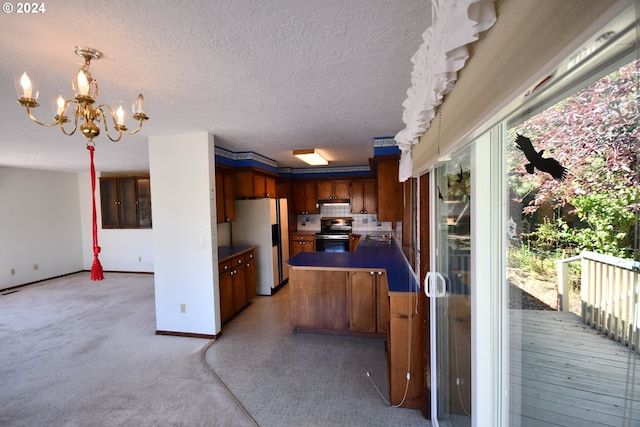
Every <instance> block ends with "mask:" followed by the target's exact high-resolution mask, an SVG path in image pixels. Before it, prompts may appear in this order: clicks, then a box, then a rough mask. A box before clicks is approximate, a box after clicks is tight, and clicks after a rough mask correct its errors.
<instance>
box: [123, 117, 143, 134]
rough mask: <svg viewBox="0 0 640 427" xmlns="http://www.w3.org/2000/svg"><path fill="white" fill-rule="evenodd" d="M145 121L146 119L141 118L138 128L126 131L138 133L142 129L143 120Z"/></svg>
mask: <svg viewBox="0 0 640 427" xmlns="http://www.w3.org/2000/svg"><path fill="white" fill-rule="evenodd" d="M143 121H144V119H140V120H138V128H137V129H134V130H132V131H128V132H124V133H126V134H127V135H133V134H134V133H138V132H139V131H140V129H142V122H143Z"/></svg>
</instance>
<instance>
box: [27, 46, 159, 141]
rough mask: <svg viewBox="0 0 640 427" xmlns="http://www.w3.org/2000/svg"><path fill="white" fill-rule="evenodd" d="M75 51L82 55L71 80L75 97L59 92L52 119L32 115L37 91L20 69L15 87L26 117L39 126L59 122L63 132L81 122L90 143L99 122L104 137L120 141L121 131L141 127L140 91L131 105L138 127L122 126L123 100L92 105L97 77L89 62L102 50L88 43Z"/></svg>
mask: <svg viewBox="0 0 640 427" xmlns="http://www.w3.org/2000/svg"><path fill="white" fill-rule="evenodd" d="M75 53H76V55H78V56H81V57H83V58H84V64H83V65H82V66H81V67H80V70H79V71H78V74H77V76H76V78H75V79H74V80H73V82H72V86H73V92H74V93H75V97H74V98H73V99H66V100H65V99H64V98H63V97H62V95H59V96H58V99H57V101H56V104H57V112H56V115H55V117H54V121H53V122H52V123H44V122H41V121H40V120H38V119H36V118H35V117H34V116H33V114H32V112H31V110H32V109H33V108H36V107H37V106H38V105H39V104H38V102H37V99H38V95H39V92H38V91H37V89H36V87H35V85H34V83H33V82H32V81H31V79H30V78H29V76H28V75H27V73H26V72H24V73H22V75H21V76H20V77H19V78H18V79H17V82H16V90H18V96H19V97H20V98H19V99H18V103H19V104H20V105H22V106H23V107H25V108H26V109H27V114H28V115H29V118H30V119H31V120H33V121H34V122H36V123H38V124H39V125H42V126H47V127H53V126H60V129H61V130H62V132H63V133H64V134H65V135H69V136H70V135H73V134H74V133H75V132H76V130H78V123H79V122H80V125H79V127H80V132H82V134H83V135H84V136H85V137H87V138H88V139H89V142H90V143H93V138H95V137H96V136H98V135H99V134H100V126H98V123H101V124H102V127H103V128H104V131H105V133H106V135H107V137H108V138H109V139H110V140H111V141H113V142H118V141H120V138H122V135H123V134H127V135H133V134H134V133H136V132H138V131H139V130H140V129H141V128H142V122H144V121H145V120H147V119H148V118H149V117H147V115H146V114H145V113H144V111H143V109H142V106H143V103H144V97H143V96H142V94H138V98H137V99H136V101H135V103H134V104H133V107H132V108H133V119H135V120H137V121H138V127H137V128H136V129H134V130H132V131H129V130H128V129H127V127H126V126H125V121H126V120H127V114H126V113H125V109H124V108H123V106H122V104H121V105H120V106H119V107H118V108H117V109H116V110H115V111H114V110H113V109H112V108H111V107H110V106H108V105H106V104H99V105H96V106H94V104H95V103H96V99H97V97H98V81H97V80H94V79H93V78H92V77H91V73H90V72H89V65H90V63H91V60H92V59H94V60H97V59H100V58H101V57H102V52H100V51H99V50H97V49H93V48H90V47H84V46H76V47H75ZM70 117H71V119H70ZM70 121H73V125H70V124H69V125H67V123H69V122H70ZM65 125H66V126H67V127H65ZM110 129H111V130H110Z"/></svg>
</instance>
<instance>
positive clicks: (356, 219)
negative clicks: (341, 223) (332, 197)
mask: <svg viewBox="0 0 640 427" xmlns="http://www.w3.org/2000/svg"><path fill="white" fill-rule="evenodd" d="M323 217H350V218H353V231H354V232H358V231H391V222H378V216H377V215H376V214H354V213H351V206H349V205H335V206H323V205H320V214H314V215H298V230H308V231H320V218H323ZM398 224H401V223H398Z"/></svg>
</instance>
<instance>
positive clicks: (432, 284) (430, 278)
mask: <svg viewBox="0 0 640 427" xmlns="http://www.w3.org/2000/svg"><path fill="white" fill-rule="evenodd" d="M446 293H447V280H446V279H445V278H444V276H443V275H442V274H441V273H439V272H437V271H429V272H428V273H427V275H426V277H425V278H424V294H425V295H426V296H428V297H429V298H440V297H443V296H445V294H446Z"/></svg>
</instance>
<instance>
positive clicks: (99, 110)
mask: <svg viewBox="0 0 640 427" xmlns="http://www.w3.org/2000/svg"><path fill="white" fill-rule="evenodd" d="M104 108H107V109H108V110H109V114H110V116H111V120H113V123H116V126H117V121H116V119H115V116H114V114H113V110H112V109H111V107H109V106H108V105H106V104H100V105H98V106H97V107H96V109H95V113H96V115H98V113H99V114H100V115H101V116H102V123H103V124H104V131H105V133H106V134H107V138H109V139H110V140H111V141H113V142H118V141H120V139H121V138H122V133H123V132H122V131H121V130H118V128H117V127H116V126H114V128H115V130H117V131H118V137H117V138H114V137H112V136H111V134H110V133H109V124H108V123H107V114H106V113H105V111H104Z"/></svg>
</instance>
